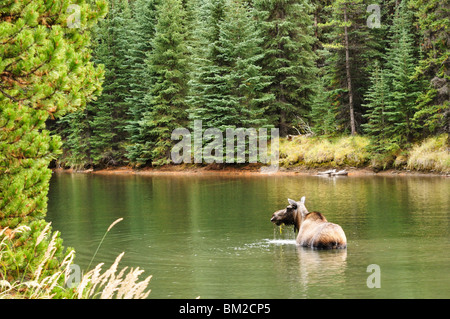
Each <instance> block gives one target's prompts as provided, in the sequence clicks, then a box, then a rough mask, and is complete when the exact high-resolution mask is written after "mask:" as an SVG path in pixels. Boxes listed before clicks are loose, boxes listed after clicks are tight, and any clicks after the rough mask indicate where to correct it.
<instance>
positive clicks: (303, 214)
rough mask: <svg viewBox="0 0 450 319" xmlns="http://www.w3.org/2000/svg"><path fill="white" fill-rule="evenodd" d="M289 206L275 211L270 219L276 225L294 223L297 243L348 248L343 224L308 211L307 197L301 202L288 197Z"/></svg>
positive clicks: (325, 247) (317, 246) (328, 247)
mask: <svg viewBox="0 0 450 319" xmlns="http://www.w3.org/2000/svg"><path fill="white" fill-rule="evenodd" d="M288 201H289V206H287V207H286V208H285V209H282V210H279V211H276V212H275V213H273V215H272V218H271V219H270V221H271V222H272V223H274V224H276V225H281V224H285V225H294V229H295V230H296V231H298V235H297V240H296V241H297V244H298V245H300V246H304V247H312V248H318V249H333V248H346V247H347V238H346V237H345V233H344V230H343V229H342V227H341V226H339V225H337V224H333V223H330V222H328V221H327V219H326V218H325V216H324V215H322V214H321V213H319V212H311V213H310V212H308V210H307V209H306V207H305V197H302V199H301V200H300V201H299V202H296V201H294V200H292V199H288Z"/></svg>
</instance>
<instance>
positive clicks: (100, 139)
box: [88, 0, 131, 166]
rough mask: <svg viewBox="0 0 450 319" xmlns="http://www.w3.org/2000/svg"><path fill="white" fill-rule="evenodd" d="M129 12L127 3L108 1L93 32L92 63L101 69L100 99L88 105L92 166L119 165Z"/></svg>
mask: <svg viewBox="0 0 450 319" xmlns="http://www.w3.org/2000/svg"><path fill="white" fill-rule="evenodd" d="M130 23H131V11H130V8H129V5H128V1H127V0H112V1H111V2H110V8H109V12H108V15H107V16H106V18H105V19H104V20H103V21H101V22H100V23H99V26H98V29H97V32H96V39H95V41H96V46H95V49H94V62H95V63H96V64H102V65H104V68H105V79H104V84H103V91H102V95H101V96H100V97H99V98H98V100H97V101H95V102H92V103H91V104H90V105H89V107H88V111H89V112H92V116H90V122H89V127H90V130H91V134H90V139H89V142H90V147H91V149H90V153H91V158H92V162H93V164H94V165H100V166H108V165H118V164H120V163H123V161H124V155H125V147H124V143H125V141H126V138H127V132H126V130H125V127H126V124H127V119H128V110H129V105H130V104H129V101H128V97H129V96H130V85H129V84H130V77H131V74H130V69H129V65H128V64H127V63H126V62H127V59H126V56H127V52H128V48H129V39H130V36H129V31H130V30H129V28H128V26H129V25H130Z"/></svg>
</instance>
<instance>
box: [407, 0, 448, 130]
mask: <svg viewBox="0 0 450 319" xmlns="http://www.w3.org/2000/svg"><path fill="white" fill-rule="evenodd" d="M408 3H409V5H410V6H411V7H412V8H413V9H414V10H415V14H416V17H417V26H418V27H419V30H420V35H421V48H422V50H423V57H422V58H421V60H420V62H419V65H418V68H417V70H416V74H415V75H414V78H415V79H418V80H420V79H423V80H425V81H426V82H427V83H428V85H427V87H426V88H425V89H424V90H423V92H422V93H421V95H420V96H419V99H418V111H417V112H416V114H415V115H414V122H415V123H416V125H419V126H420V127H423V130H422V131H423V133H424V135H428V134H433V133H440V132H446V133H450V103H449V101H450V92H449V89H448V88H449V86H450V84H449V82H450V50H449V40H448V33H449V31H448V29H449V26H450V18H449V11H450V8H449V4H448V1H445V0H431V1H423V0H411V1H409V2H408Z"/></svg>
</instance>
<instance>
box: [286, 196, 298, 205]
mask: <svg viewBox="0 0 450 319" xmlns="http://www.w3.org/2000/svg"><path fill="white" fill-rule="evenodd" d="M288 202H289V204H291V206H292V207H297V202H296V201H295V200H292V199H290V198H288Z"/></svg>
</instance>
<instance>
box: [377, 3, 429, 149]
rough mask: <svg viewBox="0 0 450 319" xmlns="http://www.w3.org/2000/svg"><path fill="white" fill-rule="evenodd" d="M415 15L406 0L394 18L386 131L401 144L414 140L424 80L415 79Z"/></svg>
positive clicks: (389, 56)
mask: <svg viewBox="0 0 450 319" xmlns="http://www.w3.org/2000/svg"><path fill="white" fill-rule="evenodd" d="M411 19H412V15H411V11H410V10H409V8H408V7H407V3H406V2H402V3H401V4H400V5H399V7H398V8H397V12H396V17H395V18H394V22H393V26H392V35H391V47H390V48H389V50H388V55H387V61H386V68H387V69H388V70H389V73H388V83H389V86H390V93H389V97H388V103H387V105H386V108H385V116H386V123H387V125H386V127H385V134H386V135H387V136H388V137H389V138H390V139H391V140H392V141H395V142H397V143H398V144H399V145H404V144H405V143H407V142H411V141H412V138H413V135H414V126H413V121H412V119H413V117H414V114H415V112H416V111H417V108H416V100H417V98H418V96H419V94H420V91H421V84H420V81H416V80H414V79H413V76H414V73H415V68H416V65H417V64H416V61H417V55H416V54H415V52H414V43H413V38H412V32H411V30H412V21H411Z"/></svg>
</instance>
